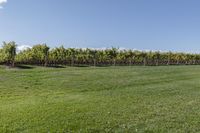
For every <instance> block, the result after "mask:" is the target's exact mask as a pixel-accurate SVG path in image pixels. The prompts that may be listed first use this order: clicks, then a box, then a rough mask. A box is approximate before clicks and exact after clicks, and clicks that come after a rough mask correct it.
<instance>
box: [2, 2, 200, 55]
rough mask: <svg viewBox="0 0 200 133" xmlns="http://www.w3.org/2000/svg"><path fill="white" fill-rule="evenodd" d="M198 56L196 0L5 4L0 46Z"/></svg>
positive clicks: (199, 22)
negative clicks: (42, 45)
mask: <svg viewBox="0 0 200 133" xmlns="http://www.w3.org/2000/svg"><path fill="white" fill-rule="evenodd" d="M12 40H14V41H16V42H17V43H18V44H21V45H22V44H23V45H33V44H37V43H47V44H48V45H49V46H51V47H56V46H59V45H60V44H63V45H64V46H66V47H83V48H85V47H93V48H101V47H111V46H115V47H123V48H135V49H141V50H145V49H149V50H172V51H192V52H200V1H199V0H7V3H5V4H4V5H3V8H2V9H0V42H2V41H12Z"/></svg>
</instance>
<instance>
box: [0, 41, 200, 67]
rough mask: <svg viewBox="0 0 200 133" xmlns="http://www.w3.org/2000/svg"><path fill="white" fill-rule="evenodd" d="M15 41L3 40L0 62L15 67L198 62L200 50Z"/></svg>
mask: <svg viewBox="0 0 200 133" xmlns="http://www.w3.org/2000/svg"><path fill="white" fill-rule="evenodd" d="M16 47H17V45H16V43H15V42H8V43H7V42H3V45H2V48H1V49H0V64H5V65H8V66H12V67H14V66H15V64H28V65H42V66H57V65H69V66H80V65H87V66H107V65H113V66H115V65H129V66H131V65H143V66H146V65H150V66H159V65H199V64H200V54H192V53H180V52H160V51H148V52H146V51H138V50H131V49H129V50H119V49H118V48H114V47H113V48H109V49H104V50H101V49H100V50H98V49H89V48H87V49H81V48H64V46H60V47H57V48H53V49H50V47H48V46H47V45H46V44H38V45H34V46H33V47H32V48H28V49H26V50H23V51H20V52H19V53H17V52H16Z"/></svg>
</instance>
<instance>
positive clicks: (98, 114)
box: [0, 66, 200, 133]
mask: <svg viewBox="0 0 200 133" xmlns="http://www.w3.org/2000/svg"><path fill="white" fill-rule="evenodd" d="M197 131H200V66H160V67H139V66H138V67H128V66H127V67H96V68H94V67H74V68H72V67H67V68H42V67H36V68H33V69H5V68H3V67H1V68H0V132H1V133H3V132H27V133H31V132H33V133H34V132H159V133H160V132H197Z"/></svg>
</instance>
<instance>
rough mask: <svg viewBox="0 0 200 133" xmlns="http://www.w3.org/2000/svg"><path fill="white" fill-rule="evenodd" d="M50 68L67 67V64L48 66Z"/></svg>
mask: <svg viewBox="0 0 200 133" xmlns="http://www.w3.org/2000/svg"><path fill="white" fill-rule="evenodd" d="M47 67H48V68H66V67H65V66H59V65H56V66H47Z"/></svg>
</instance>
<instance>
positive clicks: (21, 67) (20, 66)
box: [16, 65, 35, 69]
mask: <svg viewBox="0 0 200 133" xmlns="http://www.w3.org/2000/svg"><path fill="white" fill-rule="evenodd" d="M16 68H18V69H34V68H35V67H34V66H28V65H17V66H16Z"/></svg>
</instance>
